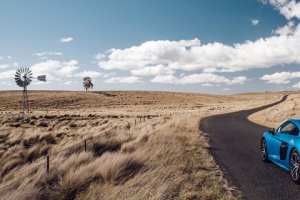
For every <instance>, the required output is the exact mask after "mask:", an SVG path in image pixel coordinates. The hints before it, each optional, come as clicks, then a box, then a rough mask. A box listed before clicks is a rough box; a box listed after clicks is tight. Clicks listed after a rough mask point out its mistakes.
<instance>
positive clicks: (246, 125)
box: [199, 96, 300, 200]
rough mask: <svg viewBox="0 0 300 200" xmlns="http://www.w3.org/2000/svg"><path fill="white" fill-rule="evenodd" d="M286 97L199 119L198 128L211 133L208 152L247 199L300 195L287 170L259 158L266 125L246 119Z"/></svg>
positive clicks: (294, 196) (285, 197) (230, 183)
mask: <svg viewBox="0 0 300 200" xmlns="http://www.w3.org/2000/svg"><path fill="white" fill-rule="evenodd" d="M286 98H287V96H284V97H283V98H282V100H281V101H278V102H276V103H273V104H270V105H267V106H263V107H260V108H255V109H251V110H246V111H239V112H234V113H229V114H223V115H216V116H211V117H207V118H204V119H202V120H201V122H200V127H199V128H200V130H202V131H204V132H205V133H208V134H209V137H210V139H209V143H210V148H209V152H210V153H211V155H212V156H213V157H214V159H215V161H216V163H217V164H218V165H219V166H220V168H221V170H222V171H223V173H224V175H225V178H226V179H227V180H228V183H229V186H230V187H232V186H234V187H237V188H238V189H239V190H240V191H241V192H242V194H243V196H244V197H245V198H246V199H253V200H258V199H264V200H266V199H272V200H274V199H300V186H299V185H296V184H294V182H293V181H292V179H291V177H290V174H289V172H287V171H286V170H284V169H282V168H280V167H278V166H276V165H275V164H274V163H264V162H263V161H262V160H261V157H260V140H261V136H262V134H263V133H264V132H266V131H267V130H268V129H269V127H264V126H261V125H258V124H255V123H253V122H250V121H249V120H248V119H247V116H248V115H251V114H252V113H254V112H257V111H259V110H263V109H266V108H268V107H271V106H274V105H276V104H278V103H281V102H283V101H285V100H286ZM274 128H277V127H274Z"/></svg>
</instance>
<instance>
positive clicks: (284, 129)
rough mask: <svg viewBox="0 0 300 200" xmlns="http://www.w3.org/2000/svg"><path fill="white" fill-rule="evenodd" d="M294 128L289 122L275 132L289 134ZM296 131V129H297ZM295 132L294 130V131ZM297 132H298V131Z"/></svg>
mask: <svg viewBox="0 0 300 200" xmlns="http://www.w3.org/2000/svg"><path fill="white" fill-rule="evenodd" d="M295 128H297V127H296V126H295V125H294V124H293V123H291V122H289V123H286V124H283V125H282V126H280V127H279V128H278V130H277V132H280V133H283V134H290V133H291V132H292V131H293V130H294V129H295ZM297 129H298V128H297ZM295 131H296V129H295ZM298 132H299V130H298Z"/></svg>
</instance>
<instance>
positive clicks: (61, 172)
mask: <svg viewBox="0 0 300 200" xmlns="http://www.w3.org/2000/svg"><path fill="white" fill-rule="evenodd" d="M11 95H14V96H16V98H14V99H17V98H18V95H20V94H19V93H18V92H12V91H8V92H0V102H1V103H0V116H1V118H0V119H1V120H0V124H1V126H0V190H1V188H2V187H4V186H7V185H8V186H7V187H6V188H5V189H4V190H1V191H0V198H1V199H234V198H235V197H233V196H232V194H231V193H230V189H229V188H227V186H226V181H225V180H224V179H223V178H222V174H221V172H220V170H219V169H218V167H217V166H216V165H215V163H214V161H213V159H212V157H211V156H210V155H209V154H208V151H207V150H206V148H207V147H208V143H207V140H206V139H205V136H204V133H201V132H199V130H198V127H199V121H200V119H201V118H202V117H205V116H208V115H213V114H219V113H225V112H232V111H237V110H243V109H249V108H253V107H257V106H261V105H265V104H268V103H271V102H274V101H277V100H279V99H280V98H281V97H282V96H283V94H281V93H274V94H270V93H268V94H243V95H232V96H218V95H204V94H192V93H173V92H143V91H141V92H137V91H129V92H123V91H122V92H120V91H119V92H118V91H112V92H96V93H91V92H89V93H85V92H61V91H55V92H52V91H49V92H44V91H33V92H31V91H30V92H29V95H30V96H29V98H30V99H31V100H35V103H34V104H32V105H31V106H32V107H33V108H34V109H33V110H34V112H32V113H30V115H29V116H28V117H30V119H29V120H27V123H24V124H21V123H20V122H19V121H18V120H17V114H18V106H19V105H18V101H15V100H13V101H11V98H10V97H11ZM1 109H2V110H1ZM144 117H145V118H144ZM85 141H86V144H87V150H86V152H85V151H84V142H85ZM46 155H50V172H49V173H47V172H46V165H45V161H46V159H45V156H46ZM32 168H34V170H30V169H32ZM21 174H22V175H21ZM9 184H10V185H9Z"/></svg>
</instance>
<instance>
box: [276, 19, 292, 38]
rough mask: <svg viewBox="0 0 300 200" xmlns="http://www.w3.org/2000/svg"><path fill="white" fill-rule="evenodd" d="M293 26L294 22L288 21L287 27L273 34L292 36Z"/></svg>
mask: <svg viewBox="0 0 300 200" xmlns="http://www.w3.org/2000/svg"><path fill="white" fill-rule="evenodd" d="M294 25H295V24H294V22H293V21H290V22H288V24H287V25H285V26H283V27H280V28H278V29H277V30H276V31H273V32H274V33H275V34H277V35H284V36H288V35H292V34H293V33H294V31H295V28H294Z"/></svg>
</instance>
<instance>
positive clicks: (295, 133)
mask: <svg viewBox="0 0 300 200" xmlns="http://www.w3.org/2000/svg"><path fill="white" fill-rule="evenodd" d="M290 134H291V135H295V136H297V135H299V129H298V127H297V126H294V128H293V130H291V132H290Z"/></svg>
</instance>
